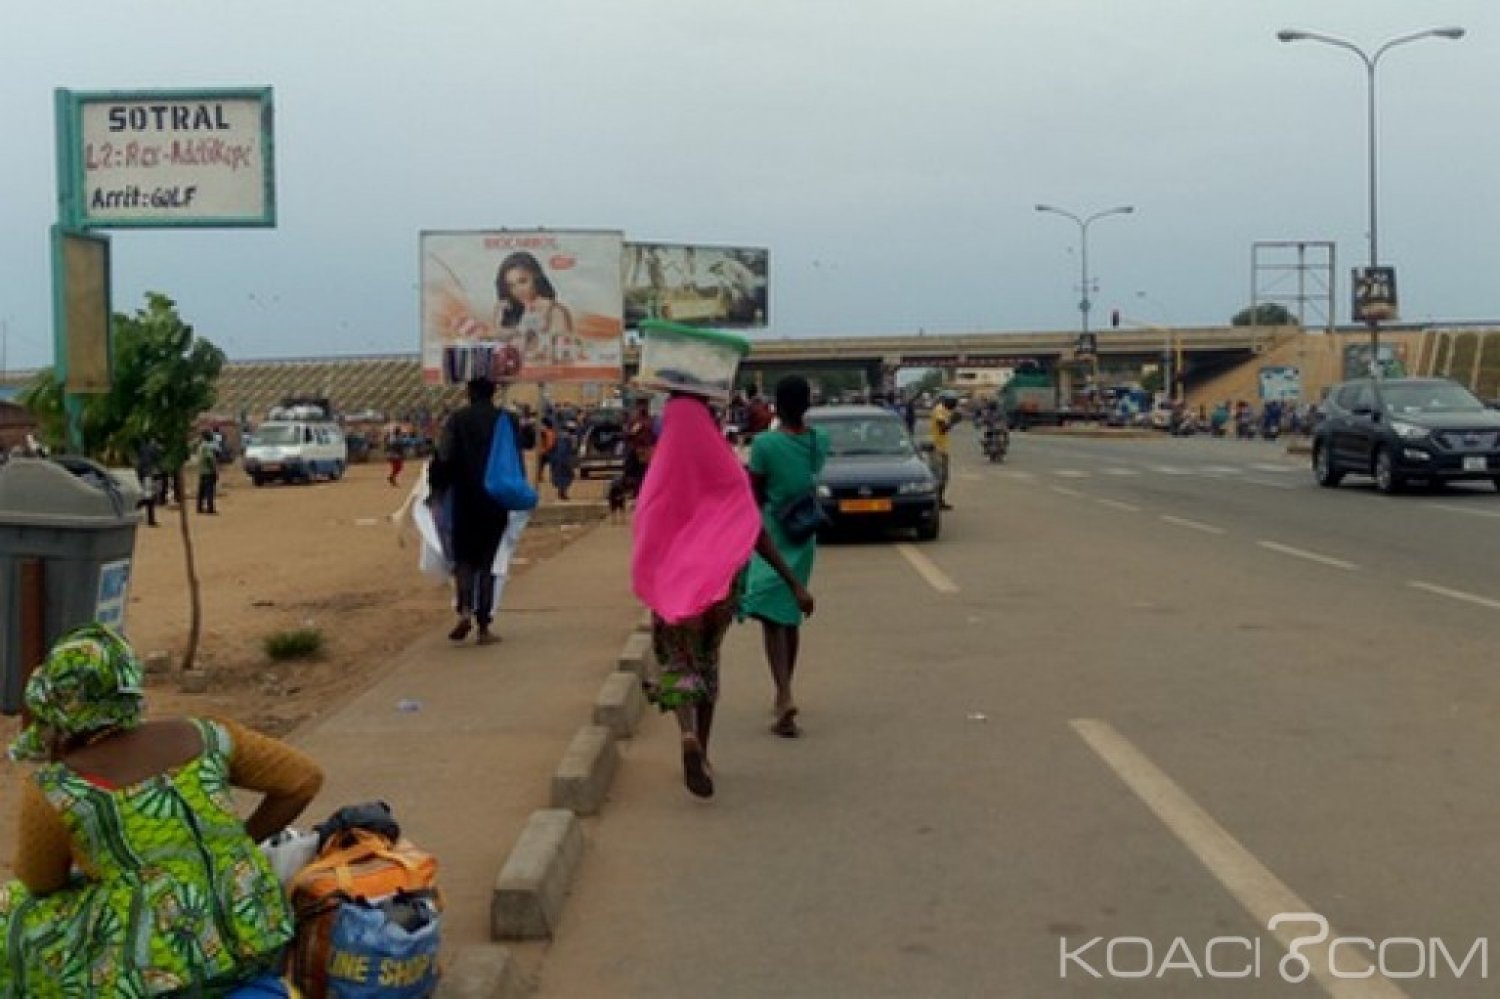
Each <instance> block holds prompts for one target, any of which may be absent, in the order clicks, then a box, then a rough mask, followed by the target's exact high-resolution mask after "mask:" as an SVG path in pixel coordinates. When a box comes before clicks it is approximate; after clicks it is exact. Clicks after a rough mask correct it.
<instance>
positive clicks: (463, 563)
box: [428, 378, 507, 645]
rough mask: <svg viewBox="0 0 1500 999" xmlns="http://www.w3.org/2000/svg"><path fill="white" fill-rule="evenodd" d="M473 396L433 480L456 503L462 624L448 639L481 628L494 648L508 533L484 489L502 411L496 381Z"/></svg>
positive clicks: (453, 419) (452, 428)
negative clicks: (498, 562)
mask: <svg viewBox="0 0 1500 999" xmlns="http://www.w3.org/2000/svg"><path fill="white" fill-rule="evenodd" d="M468 394H469V404H468V405H467V406H464V407H462V408H461V409H459V410H457V411H456V412H454V413H453V414H452V415H451V416H449V417H448V419H447V421H446V422H445V423H444V424H443V436H442V440H441V442H440V443H439V445H438V453H437V456H436V457H435V458H434V459H433V461H432V464H431V465H430V466H429V468H428V481H429V484H430V485H431V487H432V491H433V493H434V495H438V494H441V493H443V492H445V491H446V492H447V494H448V495H449V496H450V497H451V500H452V510H453V521H452V523H453V531H452V534H453V560H454V589H455V600H454V603H455V609H456V610H457V611H458V623H457V624H455V625H454V626H453V630H451V631H450V632H448V637H449V638H450V639H452V640H453V641H455V642H462V641H463V640H464V639H466V638H468V637H469V632H470V631H471V630H473V628H474V625H475V624H478V626H479V635H478V639H477V641H478V642H479V644H480V645H490V644H492V643H494V642H496V641H498V639H497V638H496V637H495V635H494V634H493V633H492V632H491V631H490V623H491V620H492V619H493V615H494V608H495V571H494V567H495V553H496V552H497V551H498V550H499V548H500V538H501V536H502V535H503V534H504V533H505V524H506V520H507V514H506V512H505V510H504V509H503V508H502V507H501V506H500V505H499V504H498V503H496V502H495V500H494V499H493V498H492V497H491V496H490V494H489V492H488V491H486V490H485V488H484V471H485V467H486V466H487V465H488V464H489V459H490V443H491V441H492V440H493V438H494V434H495V423H496V421H497V420H498V419H499V417H500V411H499V410H498V409H496V408H495V402H494V395H495V384H494V382H491V381H488V380H486V379H483V378H478V379H475V380H474V381H471V382H469V384H468Z"/></svg>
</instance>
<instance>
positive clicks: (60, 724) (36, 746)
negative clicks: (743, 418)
mask: <svg viewBox="0 0 1500 999" xmlns="http://www.w3.org/2000/svg"><path fill="white" fill-rule="evenodd" d="M143 695H144V690H143V689H142V683H141V664H140V662H139V661H138V660H137V659H136V657H135V652H134V651H132V650H131V648H130V644H129V643H128V642H126V641H125V639H123V638H121V637H120V635H119V634H117V633H116V632H114V631H112V630H110V628H108V627H107V626H105V625H102V624H98V623H93V624H85V625H83V626H81V627H78V628H74V629H73V630H72V631H69V632H67V633H66V634H64V635H63V636H62V637H61V638H59V639H58V640H57V643H56V644H55V645H53V646H52V651H51V652H49V653H47V659H46V661H44V662H43V663H42V664H41V665H40V666H38V667H37V668H36V672H34V673H32V674H31V679H30V680H29V681H28V682H27V684H26V709H27V710H28V711H30V712H31V719H32V722H31V724H30V725H28V726H26V729H25V731H23V732H22V733H21V735H20V737H19V738H17V739H16V741H15V742H12V743H11V744H10V758H11V759H13V760H45V759H46V758H47V736H48V735H49V734H57V735H62V736H70V735H78V734H80V733H83V732H93V731H96V730H98V729H101V728H109V727H111V726H113V727H116V728H134V727H135V726H136V725H139V724H140V721H141V710H142V701H143Z"/></svg>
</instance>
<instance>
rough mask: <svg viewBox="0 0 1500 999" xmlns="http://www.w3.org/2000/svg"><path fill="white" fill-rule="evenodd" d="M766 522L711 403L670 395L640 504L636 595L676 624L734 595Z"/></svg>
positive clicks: (632, 573)
mask: <svg viewBox="0 0 1500 999" xmlns="http://www.w3.org/2000/svg"><path fill="white" fill-rule="evenodd" d="M760 529H761V522H760V510H759V509H758V508H757V507H756V505H755V495H754V494H753V493H752V492H751V490H750V476H749V474H748V473H747V472H746V471H745V468H744V466H743V465H741V464H740V463H739V461H738V459H737V458H736V457H735V454H734V450H733V448H731V447H730V446H729V442H728V441H726V440H725V439H724V435H723V434H721V433H720V432H719V428H718V427H717V426H716V425H715V424H714V419H713V415H712V414H711V413H710V412H709V410H708V406H707V405H705V404H704V403H702V402H700V401H699V400H697V399H689V398H683V397H680V396H679V397H676V398H673V399H671V400H669V401H668V402H667V407H666V410H665V412H664V413H663V414H662V432H661V439H660V440H659V441H658V442H657V445H656V450H655V451H654V452H653V453H652V456H651V465H650V468H649V470H648V471H647V473H646V481H645V483H644V484H643V485H642V486H641V496H640V500H639V502H638V503H637V504H636V510H635V551H634V553H633V554H632V556H631V563H630V577H631V583H632V585H633V586H634V589H635V595H636V596H637V597H639V598H640V599H641V601H642V602H643V603H645V604H646V606H647V607H650V608H651V609H652V610H653V611H655V612H656V613H657V614H658V615H660V616H661V618H662V619H663V620H665V621H666V622H668V623H669V624H676V623H678V622H680V621H684V620H686V619H688V618H691V617H696V616H697V615H699V614H702V613H703V612H704V611H706V610H708V609H709V608H710V607H712V606H713V605H714V604H716V603H718V602H719V601H720V600H723V599H724V598H725V597H726V596H728V595H729V588H730V586H731V585H732V584H733V583H734V577H735V574H736V573H737V572H739V571H740V569H741V568H743V567H744V565H745V563H746V562H748V561H749V560H750V555H751V553H752V552H753V551H754V549H755V541H756V539H757V538H758V537H759V536H760Z"/></svg>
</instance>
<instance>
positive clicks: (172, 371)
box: [22, 292, 224, 469]
mask: <svg viewBox="0 0 1500 999" xmlns="http://www.w3.org/2000/svg"><path fill="white" fill-rule="evenodd" d="M114 354H115V356H114V365H113V371H114V384H113V387H112V388H111V390H110V392H109V393H108V394H107V395H91V396H85V397H84V400H83V406H82V420H81V426H82V430H83V447H84V453H85V454H87V455H89V456H91V457H96V458H100V459H103V460H104V461H106V462H109V463H114V464H130V463H131V459H132V457H133V456H134V453H135V448H136V446H137V445H138V444H139V443H140V442H141V441H143V440H146V439H148V438H155V439H156V440H157V442H158V443H160V444H161V447H162V454H163V459H162V463H163V466H164V467H165V468H169V469H170V468H177V467H179V466H180V465H181V464H182V463H183V462H185V461H186V460H187V457H188V451H189V447H190V443H191V435H192V431H193V423H194V421H196V420H197V418H198V416H199V415H200V414H201V413H203V412H205V411H207V410H209V409H211V408H213V404H214V401H215V399H216V397H217V389H216V385H217V382H218V379H219V372H220V371H221V370H223V367H224V352H223V351H222V350H220V349H219V348H218V347H215V346H214V345H213V344H212V343H210V342H209V341H208V340H205V339H203V338H202V337H198V336H195V335H194V334H193V327H192V326H190V325H189V324H187V323H185V322H183V321H182V317H181V316H179V315H178V314H177V305H176V303H174V302H173V301H172V300H171V299H170V298H168V297H167V296H166V295H163V294H160V293H158V292H148V293H147V294H146V307H145V308H143V309H138V310H137V311H136V313H135V315H133V316H131V315H125V314H124V313H118V312H117V313H115V316H114ZM22 400H23V403H24V404H25V405H26V407H27V408H28V409H30V410H31V412H32V413H33V414H35V416H36V418H37V423H38V426H39V428H40V430H41V434H42V437H43V440H45V441H46V443H47V444H48V445H49V446H50V447H52V448H53V449H54V450H58V451H61V450H65V447H64V445H65V444H66V442H67V420H66V417H65V415H64V411H63V398H62V387H61V386H60V385H59V384H58V382H57V380H56V378H55V377H54V376H53V373H52V371H51V370H47V371H43V372H42V373H41V374H40V375H39V376H38V377H37V379H36V381H35V382H33V383H32V384H31V386H30V387H29V388H28V389H27V390H26V393H25V394H24V395H23V397H22Z"/></svg>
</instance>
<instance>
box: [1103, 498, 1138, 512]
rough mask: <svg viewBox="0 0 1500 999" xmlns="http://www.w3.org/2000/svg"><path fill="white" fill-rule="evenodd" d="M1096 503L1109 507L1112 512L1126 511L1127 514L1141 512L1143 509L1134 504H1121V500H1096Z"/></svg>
mask: <svg viewBox="0 0 1500 999" xmlns="http://www.w3.org/2000/svg"><path fill="white" fill-rule="evenodd" d="M1094 502H1095V503H1098V504H1099V505H1100V506H1107V507H1109V508H1110V509H1111V510H1124V511H1125V512H1126V513H1140V512H1141V508H1140V507H1138V506H1136V505H1135V504H1134V503H1121V502H1120V501H1119V500H1112V499H1095V500H1094Z"/></svg>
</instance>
